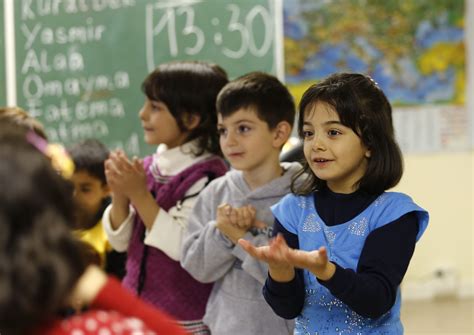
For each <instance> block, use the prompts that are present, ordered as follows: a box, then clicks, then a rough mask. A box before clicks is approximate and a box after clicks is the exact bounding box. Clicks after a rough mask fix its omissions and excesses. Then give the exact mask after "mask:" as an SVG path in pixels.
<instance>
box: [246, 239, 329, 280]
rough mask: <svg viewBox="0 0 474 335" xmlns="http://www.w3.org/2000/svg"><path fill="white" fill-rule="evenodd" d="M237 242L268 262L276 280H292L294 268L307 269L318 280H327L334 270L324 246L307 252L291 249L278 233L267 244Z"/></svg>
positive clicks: (271, 274)
mask: <svg viewBox="0 0 474 335" xmlns="http://www.w3.org/2000/svg"><path fill="white" fill-rule="evenodd" d="M239 244H240V245H241V246H242V248H244V249H245V251H247V252H248V253H249V254H250V255H252V256H253V257H255V258H257V259H260V260H261V261H264V262H266V263H268V272H269V275H270V276H271V277H272V278H273V279H274V280H275V281H277V282H289V281H291V280H293V278H294V277H295V268H302V269H308V270H309V271H311V272H312V273H313V274H314V275H315V276H316V277H317V278H318V279H320V280H329V279H330V278H331V277H332V276H333V275H334V272H335V270H336V266H335V265H334V264H333V263H331V262H329V260H328V256H327V251H326V248H325V247H321V248H319V249H318V250H314V251H309V252H308V251H303V250H298V249H292V248H290V247H289V246H288V245H287V244H286V242H285V239H284V238H283V236H282V235H280V234H279V235H277V237H276V238H275V239H273V240H271V241H270V245H268V246H263V247H254V246H253V245H252V244H250V243H249V242H248V241H245V240H242V239H241V240H239Z"/></svg>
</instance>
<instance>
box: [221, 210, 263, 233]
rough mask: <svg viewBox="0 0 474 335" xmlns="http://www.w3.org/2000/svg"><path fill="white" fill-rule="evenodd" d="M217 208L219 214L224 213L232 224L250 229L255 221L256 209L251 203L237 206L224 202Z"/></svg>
mask: <svg viewBox="0 0 474 335" xmlns="http://www.w3.org/2000/svg"><path fill="white" fill-rule="evenodd" d="M217 210H218V215H219V214H222V213H224V214H225V215H226V216H227V218H228V219H229V221H230V223H231V224H233V225H234V226H236V227H238V228H241V229H245V230H248V229H249V228H250V227H252V225H253V223H254V221H255V214H256V210H255V208H254V207H253V206H251V205H247V206H243V207H239V208H236V207H232V206H231V205H229V204H222V205H220V206H219V208H218V209H217ZM219 211H221V212H220V213H219Z"/></svg>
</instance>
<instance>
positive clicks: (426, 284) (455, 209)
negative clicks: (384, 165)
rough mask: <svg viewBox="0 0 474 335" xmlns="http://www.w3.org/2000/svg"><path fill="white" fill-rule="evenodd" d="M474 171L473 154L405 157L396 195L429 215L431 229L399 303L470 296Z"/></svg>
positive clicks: (472, 293) (473, 284)
mask: <svg viewBox="0 0 474 335" xmlns="http://www.w3.org/2000/svg"><path fill="white" fill-rule="evenodd" d="M473 166H474V152H472V151H471V152H470V153H448V154H435V155H423V156H412V155H407V156H405V174H404V177H403V179H402V181H401V183H400V184H399V185H398V186H397V187H396V189H395V190H397V191H402V192H406V193H408V194H409V195H410V196H412V198H413V199H414V200H415V201H416V202H417V203H418V204H419V205H420V206H422V207H423V208H425V209H426V210H428V211H429V213H430V224H429V226H428V229H427V230H426V233H425V235H424V236H423V238H422V239H421V240H420V242H419V243H418V245H417V247H416V250H415V255H414V257H413V259H412V262H411V264H410V267H409V269H408V272H407V274H406V277H405V280H404V283H403V285H402V293H404V298H406V299H427V298H433V297H436V296H439V295H451V296H458V297H469V296H470V297H472V296H474V289H473V288H474V273H473V260H474V248H473V240H474V238H473V217H474V211H473V203H474V201H473V200H474V199H473V189H474V176H473V174H474V173H473ZM438 270H442V271H444V272H445V276H444V278H442V277H441V278H440V277H439V275H438V276H437V271H438Z"/></svg>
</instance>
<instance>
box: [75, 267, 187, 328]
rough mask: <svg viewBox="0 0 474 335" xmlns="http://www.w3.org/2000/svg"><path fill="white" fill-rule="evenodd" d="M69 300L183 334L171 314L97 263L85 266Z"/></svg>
mask: <svg viewBox="0 0 474 335" xmlns="http://www.w3.org/2000/svg"><path fill="white" fill-rule="evenodd" d="M69 302H70V304H72V305H75V304H77V303H81V304H84V305H91V307H92V308H94V309H98V310H111V311H116V312H118V313H121V314H122V315H124V316H129V317H136V318H138V319H140V320H141V321H143V322H144V323H145V324H146V325H147V326H148V327H150V328H151V329H153V330H154V331H155V332H158V333H159V334H170V335H171V334H175V335H178V334H179V335H184V334H185V331H184V330H182V329H181V328H180V327H179V326H178V324H177V322H176V321H175V320H174V319H173V318H171V317H170V316H168V315H166V314H165V313H163V312H161V311H159V310H157V309H156V308H154V307H153V306H151V305H149V304H147V303H146V302H144V301H142V300H140V298H138V297H136V296H134V295H133V294H131V293H130V292H128V291H126V290H125V289H124V288H123V287H122V286H121V284H120V283H119V282H118V281H117V280H115V279H112V278H110V277H108V276H107V275H106V274H105V273H104V272H103V271H102V270H100V269H99V268H98V267H96V266H90V267H88V268H87V269H86V271H85V273H84V274H83V275H82V276H81V278H80V279H79V281H78V283H77V284H76V286H75V287H74V289H73V292H72V294H71V296H70V297H69Z"/></svg>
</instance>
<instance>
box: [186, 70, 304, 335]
mask: <svg viewBox="0 0 474 335" xmlns="http://www.w3.org/2000/svg"><path fill="white" fill-rule="evenodd" d="M217 111H218V131H219V134H220V146H221V149H222V151H223V153H224V156H225V157H226V159H227V160H228V162H229V163H230V165H231V166H232V169H231V171H229V172H228V173H227V174H226V175H225V176H223V177H220V178H217V179H215V180H214V181H213V182H211V183H210V184H209V186H208V187H206V188H205V189H204V190H203V191H202V192H201V193H200V195H199V198H198V200H197V201H196V204H195V206H194V210H193V213H192V215H190V218H189V222H188V227H187V231H186V233H185V235H184V241H183V244H182V245H183V248H182V258H181V265H182V266H183V268H185V269H186V270H187V271H188V272H189V273H190V274H191V275H192V276H193V277H194V278H195V279H197V280H198V281H201V282H204V283H212V282H214V287H213V290H212V292H211V295H210V297H209V301H208V303H207V307H206V313H205V316H204V323H206V324H207V326H208V327H209V328H210V330H211V333H212V334H213V335H233V334H239V335H241V334H244V335H253V334H259V335H261V334H271V335H280V334H281V335H288V334H293V326H294V323H293V320H285V319H282V318H280V317H279V316H277V315H276V314H275V313H274V312H273V311H272V309H271V308H270V306H269V305H267V303H266V302H265V300H264V298H263V295H262V286H263V285H264V283H265V279H266V277H267V271H268V267H267V265H266V264H265V263H263V262H259V261H257V260H255V259H254V258H252V257H251V256H250V255H248V254H247V253H246V252H245V251H244V250H243V249H242V248H241V247H240V246H239V245H238V244H237V240H238V239H239V238H244V239H246V240H248V241H251V243H252V244H253V245H257V246H259V245H267V243H268V240H269V238H270V237H271V231H272V226H273V221H274V218H273V216H272V213H271V211H270V206H272V205H273V204H275V203H277V202H278V201H279V200H280V199H281V198H282V197H283V196H284V195H286V194H288V193H290V192H291V191H290V184H291V178H292V176H293V175H294V174H295V173H296V172H297V171H298V170H300V168H301V165H300V164H299V163H280V161H279V155H280V152H281V149H282V147H283V144H284V143H285V142H286V141H287V139H288V138H289V136H290V134H291V129H292V125H293V121H294V117H295V106H294V102H293V99H292V97H291V95H290V93H289V92H288V90H287V89H286V87H285V86H284V85H283V84H282V83H281V82H280V81H279V80H278V79H277V78H275V77H273V76H271V75H268V74H264V73H261V72H253V73H250V74H247V75H244V76H242V77H240V78H237V79H235V80H234V81H232V82H230V83H229V84H227V85H226V86H224V88H223V89H222V91H221V92H220V93H219V96H218V98H217Z"/></svg>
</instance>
